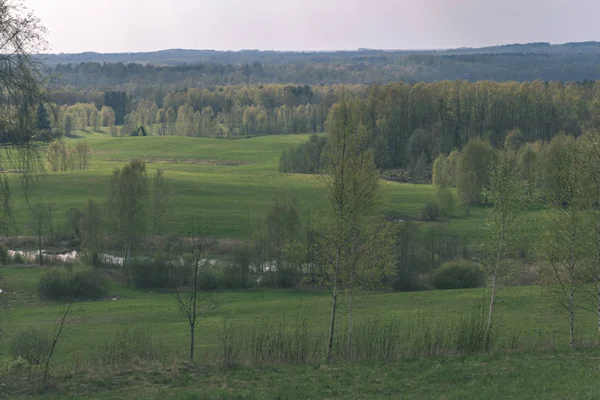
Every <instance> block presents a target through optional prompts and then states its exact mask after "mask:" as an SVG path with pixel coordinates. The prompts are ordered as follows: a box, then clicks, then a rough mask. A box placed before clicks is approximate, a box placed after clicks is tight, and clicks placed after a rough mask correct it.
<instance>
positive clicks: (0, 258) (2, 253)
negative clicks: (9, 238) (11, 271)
mask: <svg viewBox="0 0 600 400" xmlns="http://www.w3.org/2000/svg"><path fill="white" fill-rule="evenodd" d="M9 261H10V257H9V256H8V250H7V249H6V247H4V246H0V265H8V262H9Z"/></svg>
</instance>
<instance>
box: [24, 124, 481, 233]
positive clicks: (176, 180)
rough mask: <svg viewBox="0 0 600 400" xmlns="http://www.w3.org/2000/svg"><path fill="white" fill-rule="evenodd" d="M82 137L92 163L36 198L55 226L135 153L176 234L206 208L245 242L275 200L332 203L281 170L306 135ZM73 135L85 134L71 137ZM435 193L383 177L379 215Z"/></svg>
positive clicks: (471, 229) (410, 208) (304, 208)
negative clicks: (160, 193)
mask: <svg viewBox="0 0 600 400" xmlns="http://www.w3.org/2000/svg"><path fill="white" fill-rule="evenodd" d="M78 135H79V136H80V137H83V138H84V139H85V140H87V141H88V142H89V143H90V144H91V145H92V146H93V152H94V154H93V155H92V161H91V166H90V168H89V169H88V170H86V171H67V172H48V174H47V175H46V176H45V177H44V178H43V179H42V181H41V182H40V184H39V187H38V188H39V190H38V194H37V196H38V197H37V198H38V199H39V200H40V201H43V202H46V203H51V204H52V205H53V214H54V218H55V223H62V221H63V220H64V215H65V212H66V211H67V210H68V209H69V208H72V207H76V208H82V207H83V206H84V205H85V202H86V201H87V200H88V199H90V198H95V199H96V200H98V201H101V202H103V201H104V200H105V198H106V196H107V194H108V181H109V177H110V175H111V173H112V171H113V170H114V169H115V168H120V167H122V166H123V165H124V164H125V163H126V162H127V161H129V160H131V159H136V158H138V159H141V160H145V161H147V168H148V172H149V176H151V175H152V174H153V173H154V171H155V170H156V169H162V170H164V171H165V174H166V177H167V178H168V179H169V180H170V182H171V186H172V192H173V196H172V204H173V207H174V212H175V215H176V218H175V219H174V226H173V229H174V230H176V231H178V232H187V230H188V229H189V226H188V225H189V221H190V218H191V217H192V216H193V215H196V214H198V213H201V214H202V217H203V219H204V221H205V222H206V224H207V226H208V227H209V229H210V232H211V234H212V235H214V236H216V237H220V238H231V239H245V238H247V237H248V236H249V234H251V233H252V232H253V231H254V229H255V228H256V226H257V225H258V221H259V220H260V218H261V216H264V215H265V214H266V213H267V212H268V209H269V207H270V205H271V204H272V203H273V201H275V200H276V199H278V198H279V199H295V200H297V203H298V207H299V209H300V211H301V214H302V216H303V218H304V220H305V221H306V220H307V219H308V218H311V217H313V218H318V214H319V213H320V212H322V211H323V210H324V209H325V207H327V200H326V194H325V189H324V187H323V183H322V182H321V180H320V179H319V178H318V177H316V176H310V175H300V174H281V173H279V172H278V165H279V158H280V156H281V154H282V152H283V151H284V150H286V149H288V148H290V147H291V146H294V145H297V144H300V143H303V142H305V141H306V140H307V139H308V135H280V136H263V137H256V138H251V139H239V140H218V139H202V138H190V137H174V136H169V137H125V138H113V137H110V136H108V135H106V134H102V133H83V132H78ZM75 140H80V139H68V140H67V142H68V143H74V142H75ZM434 196H435V190H434V187H433V186H431V185H411V184H399V183H392V182H384V184H383V190H382V193H381V199H380V200H381V209H382V213H383V214H385V215H388V216H391V217H394V218H399V219H401V218H416V217H417V216H418V213H419V211H420V210H421V209H422V208H423V205H424V204H425V203H426V202H428V201H430V200H432V199H434ZM19 207H20V208H19V211H18V213H17V220H18V224H19V227H20V228H22V229H24V230H25V231H26V229H27V228H26V224H27V219H28V212H27V209H26V207H25V205H24V204H23V203H20V205H19ZM460 213H461V214H462V212H460ZM485 215H486V211H485V210H484V209H477V208H475V209H474V210H473V212H472V214H471V216H470V217H468V218H467V217H464V216H463V217H460V216H459V217H455V218H451V219H449V221H448V223H449V224H450V225H451V226H454V225H455V226H456V227H457V229H458V230H459V231H460V232H461V234H463V235H467V236H476V235H477V233H478V231H479V229H480V226H481V223H482V221H483V219H484V218H485Z"/></svg>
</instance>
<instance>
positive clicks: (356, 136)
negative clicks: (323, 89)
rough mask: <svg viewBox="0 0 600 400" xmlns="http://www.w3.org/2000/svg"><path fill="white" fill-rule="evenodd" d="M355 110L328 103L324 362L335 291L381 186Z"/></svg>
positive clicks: (333, 320) (354, 261)
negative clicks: (328, 309) (327, 302)
mask: <svg viewBox="0 0 600 400" xmlns="http://www.w3.org/2000/svg"><path fill="white" fill-rule="evenodd" d="M355 111H356V110H355V109H354V107H353V105H352V104H350V103H348V102H347V101H342V102H341V103H339V104H338V105H336V106H334V107H333V108H332V110H331V112H330V115H329V118H328V123H327V127H328V133H329V142H328V147H327V149H326V152H327V156H326V157H327V171H326V172H327V173H326V175H324V176H323V180H324V182H325V186H326V188H327V192H328V195H329V200H330V205H331V208H330V210H329V212H328V215H327V216H326V218H324V219H323V221H322V229H321V237H320V241H319V253H320V256H321V257H322V260H323V265H324V270H323V271H322V274H321V276H322V280H323V282H324V283H325V284H326V285H327V286H328V288H329V290H330V292H331V297H332V304H331V319H330V325H329V339H328V342H327V354H326V358H327V361H328V362H331V361H332V360H333V340H334V335H335V327H336V315H337V308H338V296H339V294H340V291H341V289H342V285H343V279H344V277H348V276H352V268H353V266H356V265H357V264H358V261H357V255H358V253H357V252H354V251H353V250H354V249H355V246H356V245H357V244H358V240H359V238H361V236H362V234H361V232H362V229H363V227H364V224H365V218H366V217H367V216H369V215H370V214H371V213H372V212H373V207H374V202H375V196H376V193H377V190H378V188H379V181H378V173H377V169H376V167H375V162H374V158H373V153H372V151H370V150H369V149H368V147H367V138H368V136H367V132H366V129H364V127H363V126H361V124H360V122H359V120H358V119H357V115H358V113H357V112H355ZM350 309H351V307H350ZM350 340H351V339H350Z"/></svg>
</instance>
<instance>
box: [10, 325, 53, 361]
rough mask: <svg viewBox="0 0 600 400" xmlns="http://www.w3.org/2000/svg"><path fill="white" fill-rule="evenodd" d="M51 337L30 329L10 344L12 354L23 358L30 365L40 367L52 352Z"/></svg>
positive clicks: (20, 333) (17, 336) (19, 334)
mask: <svg viewBox="0 0 600 400" xmlns="http://www.w3.org/2000/svg"><path fill="white" fill-rule="evenodd" d="M50 346H51V340H50V336H48V335H46V334H44V333H42V332H40V331H38V330H37V329H35V328H29V329H26V330H24V331H21V332H19V333H18V334H17V335H16V336H15V337H14V338H13V339H12V340H11V342H10V354H11V356H13V357H14V358H19V357H20V358H22V359H24V360H25V361H27V363H28V364H29V365H40V364H41V363H42V361H44V359H45V358H46V356H47V355H48V352H49V351H50Z"/></svg>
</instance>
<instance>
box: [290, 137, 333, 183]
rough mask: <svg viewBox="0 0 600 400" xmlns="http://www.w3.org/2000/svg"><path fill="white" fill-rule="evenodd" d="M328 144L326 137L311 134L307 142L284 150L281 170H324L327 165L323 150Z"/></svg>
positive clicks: (316, 171) (301, 172) (294, 171)
mask: <svg viewBox="0 0 600 400" xmlns="http://www.w3.org/2000/svg"><path fill="white" fill-rule="evenodd" d="M326 145H327V138H326V137H323V136H317V135H314V134H313V135H311V136H310V139H308V141H307V142H306V143H304V144H301V145H300V146H297V147H294V148H291V149H289V150H286V151H284V152H283V154H282V156H281V159H280V161H279V172H285V173H296V174H315V173H318V172H322V171H323V168H324V166H325V165H324V164H325V163H324V159H323V150H324V149H325V146H326Z"/></svg>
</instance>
